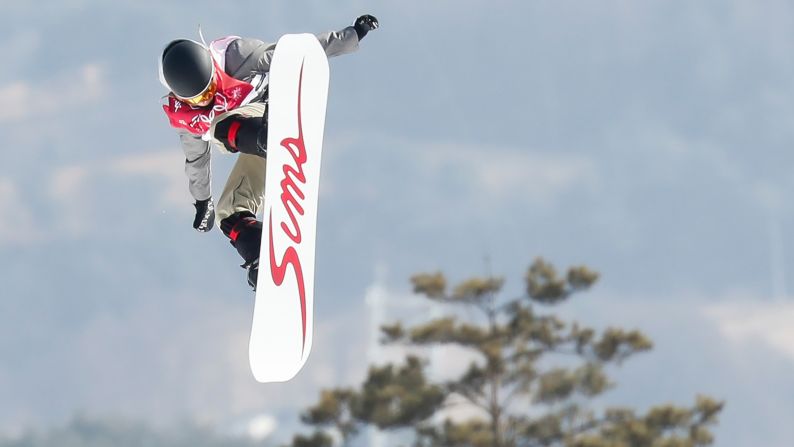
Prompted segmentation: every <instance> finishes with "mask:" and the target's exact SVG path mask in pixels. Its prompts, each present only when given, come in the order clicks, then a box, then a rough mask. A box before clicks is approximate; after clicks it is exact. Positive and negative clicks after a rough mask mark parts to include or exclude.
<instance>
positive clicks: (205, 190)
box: [179, 131, 212, 200]
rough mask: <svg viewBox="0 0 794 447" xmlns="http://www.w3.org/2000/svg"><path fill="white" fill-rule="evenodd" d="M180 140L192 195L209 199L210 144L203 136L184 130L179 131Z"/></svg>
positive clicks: (195, 197)
mask: <svg viewBox="0 0 794 447" xmlns="http://www.w3.org/2000/svg"><path fill="white" fill-rule="evenodd" d="M179 140H180V142H181V143H182V150H183V151H185V174H186V175H187V178H188V189H190V195H192V196H193V198H194V199H196V200H207V199H209V198H210V196H211V195H212V192H211V189H210V180H211V176H212V172H211V164H210V145H209V143H208V142H206V141H204V140H202V139H201V137H197V136H195V135H191V134H190V133H188V132H184V131H180V132H179Z"/></svg>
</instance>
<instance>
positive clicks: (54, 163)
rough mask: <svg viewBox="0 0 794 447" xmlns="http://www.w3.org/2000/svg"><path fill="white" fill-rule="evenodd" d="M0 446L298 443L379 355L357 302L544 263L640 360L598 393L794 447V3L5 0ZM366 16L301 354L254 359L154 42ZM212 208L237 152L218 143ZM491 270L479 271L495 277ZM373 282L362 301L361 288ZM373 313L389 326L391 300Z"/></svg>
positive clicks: (244, 294)
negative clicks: (703, 403)
mask: <svg viewBox="0 0 794 447" xmlns="http://www.w3.org/2000/svg"><path fill="white" fill-rule="evenodd" d="M2 11H3V14H0V51H2V54H3V55H4V60H5V62H4V64H3V67H4V69H3V70H2V71H0V99H1V100H2V103H3V104H4V106H3V108H2V109H0V131H2V135H3V142H4V147H5V153H6V156H5V157H4V161H3V163H0V204H2V207H0V297H1V299H0V431H3V432H18V431H19V430H21V429H23V428H25V427H47V426H50V425H53V424H61V423H63V422H64V421H66V420H68V419H69V418H70V417H71V416H72V415H74V414H75V413H78V412H80V413H84V414H89V415H106V414H109V415H115V416H121V417H129V418H136V419H144V420H148V421H152V422H153V423H157V424H165V425H167V424H171V423H174V422H177V421H181V420H193V419H195V420H199V421H203V422H210V423H215V424H218V425H219V426H222V427H237V426H239V425H240V424H245V422H246V421H248V420H249V419H251V418H254V417H256V416H258V415H270V416H271V417H275V418H277V419H278V421H279V422H280V423H281V424H282V427H281V431H279V432H278V433H280V436H288V435H290V430H292V427H291V424H294V423H295V421H296V420H297V419H296V414H297V409H298V408H301V407H303V406H306V405H307V404H309V403H312V402H313V401H314V399H315V397H316V395H317V390H318V389H319V388H320V387H322V386H330V385H334V384H341V383H355V381H356V380H358V379H359V378H360V377H362V375H363V373H364V371H365V368H366V363H365V362H364V361H362V359H363V358H365V356H366V353H367V340H368V337H369V333H368V328H369V327H370V326H371V324H370V323H371V321H370V319H369V318H370V316H369V311H368V308H367V306H366V305H365V296H366V295H367V291H368V290H369V291H370V293H371V291H372V290H380V291H382V292H383V293H385V294H386V295H388V296H389V297H390V298H388V299H389V300H391V301H397V302H400V301H404V300H406V299H409V298H406V296H407V294H408V292H409V289H408V282H407V278H408V276H409V275H410V274H412V273H414V272H417V271H425V270H436V269H441V270H444V271H446V272H448V273H449V275H450V276H451V277H452V278H455V279H460V278H464V277H466V276H468V275H475V274H483V273H485V272H486V271H487V270H488V269H490V270H492V271H493V272H494V273H496V274H499V275H504V276H505V277H506V278H507V279H508V282H507V286H506V287H507V289H508V291H509V292H517V291H518V290H520V288H521V282H520V278H521V276H522V274H523V272H524V270H525V269H526V267H527V266H528V265H529V263H530V262H531V261H532V259H533V258H535V257H536V256H544V257H546V258H547V259H549V260H550V261H552V262H554V263H555V264H557V265H558V266H560V267H561V268H562V267H565V266H568V265H571V264H580V263H584V264H587V265H589V266H590V267H592V268H593V269H595V270H598V271H600V272H601V274H602V280H601V281H600V283H599V284H598V286H597V287H596V288H595V289H594V290H593V291H592V292H589V293H587V294H585V295H583V296H581V297H579V299H577V300H576V301H575V302H573V303H570V304H569V305H566V307H565V309H563V312H564V313H565V315H567V316H570V317H575V318H577V319H580V320H581V321H582V322H584V323H589V324H593V325H596V326H598V327H604V326H606V325H608V324H618V325H622V326H627V327H639V328H641V329H643V330H645V331H646V332H647V333H648V334H649V335H650V336H651V337H652V338H653V339H654V340H655V344H656V348H655V350H654V351H653V352H651V353H649V354H644V355H642V356H641V357H638V358H637V359H635V360H633V361H630V362H628V363H627V364H626V365H625V366H624V367H623V368H621V369H620V370H619V371H617V372H616V375H615V378H616V380H617V381H618V382H619V383H620V384H621V385H620V386H619V387H618V388H617V389H615V390H614V391H613V392H610V393H609V394H608V395H607V396H606V397H605V398H604V399H602V400H600V401H599V404H602V403H617V404H627V405H634V406H638V407H641V408H644V407H646V406H648V405H651V404H654V403H661V402H668V401H670V402H675V403H680V404H688V403H690V402H692V401H693V399H694V396H695V395H696V394H697V393H701V392H702V393H707V394H710V395H712V396H714V397H716V398H720V399H725V400H726V401H727V403H728V404H727V407H726V409H725V410H724V412H723V414H722V417H721V424H720V426H719V427H718V428H717V436H718V437H717V441H718V445H720V446H729V447H736V446H755V445H767V446H781V447H783V446H790V445H792V444H794V426H792V425H791V424H790V421H791V420H792V419H794V381H793V380H792V379H791V378H792V377H794V347H792V346H794V329H791V327H792V324H791V322H792V321H794V301H793V300H791V298H790V295H789V286H788V282H787V281H788V276H789V272H790V271H791V270H792V268H794V264H793V263H794V255H792V253H793V250H792V249H794V235H791V234H790V233H789V232H788V231H787V230H788V229H789V228H791V224H792V222H794V214H792V211H794V210H793V209H792V206H791V205H790V200H789V197H791V196H792V194H794V176H792V175H791V174H792V167H794V155H792V152H791V151H790V150H789V146H790V142H791V141H792V139H793V138H794V127H792V126H791V123H792V122H793V121H794V84H793V82H794V81H793V80H794V61H793V60H792V57H791V55H792V54H793V51H794V44H793V43H792V42H794V40H793V39H794V6H792V5H791V4H790V3H789V2H785V1H774V0H772V1H730V0H719V1H717V0H704V1H698V2H692V1H686V0H673V1H661V0H660V1H655V0H654V1H627V0H613V1H610V0H606V1H601V2H574V1H518V0H516V1H489V2H486V1H465V0H463V1H460V0H458V1H451V0H450V1H446V0H435V1H432V2H426V1H415V0H404V1H400V2H388V3H386V2H377V1H367V2H365V1H363V0H340V1H335V2H323V1H318V0H315V1H291V2H286V1H284V2H280V1H278V2H276V1H273V2H264V1H235V2H210V1H190V2H187V1H184V2H169V3H164V2H155V1H136V2H131V1H116V2H99V1H88V0H86V1H79V0H59V1H40V2H10V1H3V2H2ZM363 13H371V14H374V15H376V16H377V17H378V18H379V19H380V21H381V28H380V29H379V30H377V31H375V32H373V33H372V34H371V35H369V36H367V38H366V39H365V40H364V41H363V42H362V45H361V48H360V50H359V51H358V52H357V53H354V54H352V55H347V56H342V57H339V58H335V59H333V60H332V61H331V88H330V98H329V104H328V119H327V125H326V136H325V141H326V146H325V150H324V154H323V159H324V163H323V173H322V183H321V203H320V210H319V213H320V217H319V223H318V235H317V237H318V247H317V266H316V270H317V281H316V291H315V296H316V309H315V311H316V316H315V318H316V322H317V325H316V327H315V334H316V335H315V346H314V348H313V353H312V356H311V358H310V360H309V363H308V364H307V366H306V368H305V369H304V371H303V372H301V374H300V375H299V376H298V377H297V378H296V379H295V380H294V381H292V382H290V383H289V384H286V385H260V384H256V383H255V382H254V381H253V379H252V377H251V375H250V372H249V371H248V364H247V337H248V331H249V325H250V318H251V306H252V296H251V293H250V292H249V291H248V288H247V285H246V284H245V277H244V271H243V270H242V269H240V268H239V267H237V264H239V262H240V260H239V259H238V255H237V254H236V252H235V251H234V250H233V249H232V248H231V247H230V246H229V244H228V242H226V240H225V238H224V237H223V236H222V235H221V233H220V232H219V231H213V232H212V233H210V234H198V233H196V232H195V231H194V230H193V229H192V228H191V223H192V218H193V215H192V213H193V207H192V206H191V201H192V200H191V198H190V196H189V193H188V191H187V182H186V179H185V177H184V174H183V166H182V162H183V155H182V153H181V150H180V148H179V146H178V140H177V138H176V136H175V134H174V132H173V131H172V129H170V128H169V127H168V124H167V120H166V118H165V116H164V115H163V113H162V111H161V109H160V106H159V101H160V97H161V96H162V95H163V94H164V93H165V92H164V90H163V88H162V87H161V86H160V84H159V83H158V80H157V57H158V55H159V53H160V51H161V49H162V47H163V45H164V44H165V43H167V42H168V41H169V40H171V39H173V38H178V37H191V38H195V37H197V33H196V30H197V26H198V24H201V25H202V28H203V30H204V34H205V36H207V38H210V39H211V38H215V37H220V36H224V35H230V34H235V35H243V36H251V37H258V38H261V39H263V40H266V41H274V40H276V39H277V38H278V36H280V35H282V34H284V33H288V32H323V31H327V30H331V29H340V28H342V27H344V26H346V25H348V24H350V23H352V21H353V19H354V18H355V17H357V16H358V15H360V14H363ZM214 155H215V157H214V162H215V163H214V178H215V181H214V184H213V190H214V191H215V194H216V195H217V194H219V193H220V190H221V188H222V186H223V181H224V175H225V173H226V172H228V170H229V168H230V166H231V162H232V161H233V159H232V158H231V157H228V156H226V157H224V156H222V155H220V154H219V153H217V152H216V153H215V154H214ZM486 258H487V259H488V260H489V261H486ZM375 286H377V287H376V288H375V289H373V287H375ZM382 311H383V316H384V318H386V319H389V316H390V315H391V314H390V311H389V310H388V308H387V309H385V310H382Z"/></svg>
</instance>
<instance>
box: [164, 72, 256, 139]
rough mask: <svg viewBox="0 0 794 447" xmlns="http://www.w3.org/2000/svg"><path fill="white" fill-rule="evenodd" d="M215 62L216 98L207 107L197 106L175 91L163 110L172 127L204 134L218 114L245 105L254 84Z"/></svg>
mask: <svg viewBox="0 0 794 447" xmlns="http://www.w3.org/2000/svg"><path fill="white" fill-rule="evenodd" d="M213 63H214V64H215V73H216V76H217V77H218V91H217V92H216V93H215V100H214V101H213V102H212V103H211V104H210V105H208V106H206V107H195V106H192V105H190V104H188V103H186V102H184V101H182V100H180V99H179V98H177V97H176V96H174V94H173V93H171V94H169V95H168V104H165V105H163V110H164V111H165V114H166V115H167V116H168V120H169V121H170V122H171V126H172V127H175V128H177V129H185V130H187V131H188V132H190V133H192V134H193V135H204V134H205V133H207V131H209V130H210V125H211V124H212V121H213V120H214V119H215V117H216V116H218V115H220V114H222V113H225V112H228V111H230V110H234V109H236V108H237V107H240V106H241V105H243V101H244V100H245V98H246V97H247V96H248V94H249V93H251V91H252V90H253V89H254V86H253V85H251V84H249V83H247V82H244V81H238V80H237V79H234V78H233V77H231V76H229V75H228V74H226V72H224V71H223V70H221V68H220V67H219V66H218V64H217V62H215V61H213Z"/></svg>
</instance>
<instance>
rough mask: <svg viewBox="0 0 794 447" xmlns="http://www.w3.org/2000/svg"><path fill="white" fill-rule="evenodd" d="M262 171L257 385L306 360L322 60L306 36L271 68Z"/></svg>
mask: <svg viewBox="0 0 794 447" xmlns="http://www.w3.org/2000/svg"><path fill="white" fill-rule="evenodd" d="M269 76H270V84H269V90H270V92H269V104H268V137H267V174H266V177H265V202H264V203H265V206H264V216H263V232H262V245H261V247H260V257H259V276H258V278H257V287H256V300H255V303H254V315H253V323H252V327H251V339H250V342H249V350H248V354H249V362H250V365H251V371H252V373H253V375H254V378H255V379H256V380H257V381H259V382H285V381H287V380H290V379H291V378H293V377H294V376H295V375H296V374H297V373H298V371H300V369H301V368H302V367H303V365H304V364H305V363H306V360H307V359H308V357H309V353H310V352H311V348H312V326H313V324H314V315H313V309H314V257H315V240H316V228H317V201H318V193H319V186H320V183H319V181H320V161H321V156H322V145H323V131H324V128H325V109H326V103H327V98H328V82H329V70H328V59H327V57H326V55H325V51H324V50H323V48H322V46H321V45H320V43H319V42H318V41H317V38H316V37H315V36H314V35H312V34H287V35H285V36H283V37H281V38H280V39H279V41H278V42H277V43H276V49H275V52H274V54H273V59H272V62H271V66H270V74H269Z"/></svg>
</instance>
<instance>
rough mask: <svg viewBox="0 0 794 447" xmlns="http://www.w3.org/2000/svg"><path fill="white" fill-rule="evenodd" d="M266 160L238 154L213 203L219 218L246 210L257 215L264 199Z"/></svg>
mask: <svg viewBox="0 0 794 447" xmlns="http://www.w3.org/2000/svg"><path fill="white" fill-rule="evenodd" d="M266 166H267V162H266V161H265V159H264V158H262V157H258V156H256V155H249V154H240V155H238V156H237V161H236V162H235V163H234V167H233V168H232V171H231V172H230V173H229V178H228V179H227V180H226V186H224V187H223V192H222V193H221V195H220V198H219V199H218V203H217V204H216V205H215V214H216V216H217V218H218V219H219V220H223V219H226V218H227V217H229V216H231V215H232V214H234V213H237V212H241V211H248V212H249V213H251V214H253V215H257V214H258V213H259V211H260V210H261V209H262V206H263V205H264V201H265V168H266Z"/></svg>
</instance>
